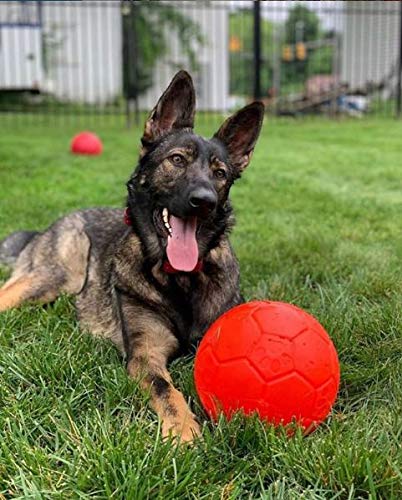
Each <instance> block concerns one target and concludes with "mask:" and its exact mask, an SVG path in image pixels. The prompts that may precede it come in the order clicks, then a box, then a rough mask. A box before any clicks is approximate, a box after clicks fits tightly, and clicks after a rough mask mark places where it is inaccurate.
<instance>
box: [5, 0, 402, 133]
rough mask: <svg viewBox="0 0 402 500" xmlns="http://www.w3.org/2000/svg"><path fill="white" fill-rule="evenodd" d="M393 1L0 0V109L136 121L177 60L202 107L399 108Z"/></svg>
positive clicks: (359, 112)
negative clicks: (189, 75)
mask: <svg viewBox="0 0 402 500" xmlns="http://www.w3.org/2000/svg"><path fill="white" fill-rule="evenodd" d="M401 12H402V7H401V5H400V3H399V2H397V1H388V2H381V1H366V2H358V1H348V2H342V1H332V2H331V1H327V2H311V1H310V2H308V1H299V2H286V3H285V2H278V1H270V2H259V1H254V2H253V1H242V0H232V1H229V0H215V1H213V2H210V1H209V2H208V1H205V2H204V1H197V2H195V1H189V0H184V1H177V0H176V1H167V0H166V1H129V0H124V1H121V2H120V1H110V0H104V1H95V0H90V1H81V2H74V1H27V0H24V1H15V0H14V1H2V2H0V120H2V119H3V118H4V117H6V116H8V115H12V116H14V115H16V114H26V113H30V114H31V115H33V116H42V117H44V119H46V117H50V116H56V117H60V118H66V117H69V119H74V117H75V118H76V117H81V119H86V118H91V117H96V119H100V118H101V117H102V116H107V115H112V116H116V117H117V119H118V120H121V121H122V123H124V122H127V123H135V122H136V117H137V118H138V116H139V114H140V113H141V112H142V111H145V110H149V109H150V108H151V107H152V106H153V105H154V104H155V102H156V100H157V98H158V96H159V95H160V93H161V92H162V90H163V89H164V87H165V86H166V85H167V83H168V82H169V80H170V78H171V77H172V75H173V74H174V73H175V71H176V70H177V69H178V68H185V69H188V70H189V71H190V72H191V73H192V75H193V77H194V80H195V84H196V87H197V98H198V109H199V110H200V111H201V112H203V115H204V116H206V117H208V116H210V115H212V114H216V113H219V114H222V113H227V112H230V111H232V110H234V109H236V108H237V107H239V106H241V105H243V104H244V103H246V102H248V101H250V100H252V99H254V98H259V99H262V100H263V101H264V102H265V104H266V105H267V109H268V112H270V113H274V114H278V115H292V116H293V115H306V114H311V113H328V114H331V115H333V114H339V113H342V114H347V115H356V116H364V115H365V114H369V113H371V114H382V115H395V114H400V112H401V53H402V43H401V40H402V37H401V19H402V16H401Z"/></svg>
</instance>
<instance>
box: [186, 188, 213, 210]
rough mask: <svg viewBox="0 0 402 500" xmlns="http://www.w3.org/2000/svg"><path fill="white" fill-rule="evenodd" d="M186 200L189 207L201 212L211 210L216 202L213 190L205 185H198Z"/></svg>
mask: <svg viewBox="0 0 402 500" xmlns="http://www.w3.org/2000/svg"><path fill="white" fill-rule="evenodd" d="M188 202H189V204H190V207H191V208H193V209H195V210H200V211H201V212H212V210H214V208H215V207H216V204H217V202H218V197H217V195H216V193H215V192H214V191H212V190H211V189H207V188H205V187H199V188H196V189H194V191H191V193H190V195H189V198H188Z"/></svg>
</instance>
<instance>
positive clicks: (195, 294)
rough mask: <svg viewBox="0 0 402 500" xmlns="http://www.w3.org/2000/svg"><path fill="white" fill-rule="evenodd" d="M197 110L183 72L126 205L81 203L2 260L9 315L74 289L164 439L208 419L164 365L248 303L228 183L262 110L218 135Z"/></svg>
mask: <svg viewBox="0 0 402 500" xmlns="http://www.w3.org/2000/svg"><path fill="white" fill-rule="evenodd" d="M194 115H195V91H194V87H193V82H192V80H191V77H190V75H189V74H188V73H187V72H185V71H179V72H178V73H177V74H176V76H175V77H174V78H173V80H172V81H171V83H170V85H169V86H168V88H167V89H166V90H165V92H164V93H163V94H162V96H161V97H160V99H159V101H158V103H157V105H156V106H155V108H154V109H153V111H152V112H151V114H150V116H149V118H148V120H147V121H146V124H145V129H144V133H143V136H142V139H141V143H142V145H141V151H140V158H139V162H138V165H137V167H136V169H135V170H134V172H133V174H132V175H131V177H130V179H129V181H128V183H127V189H128V196H127V208H126V211H125V212H123V210H119V209H100V208H94V209H87V210H81V211H77V212H74V213H72V214H70V215H67V216H65V217H63V218H61V219H59V220H57V221H56V222H55V223H54V224H52V225H51V226H50V227H49V228H48V229H46V230H45V231H43V232H33V231H30V232H27V231H25V232H24V231H20V232H16V233H13V234H12V235H10V236H9V237H8V238H6V239H5V240H3V241H2V242H1V243H0V261H1V262H3V263H6V264H8V265H11V266H12V267H13V272H12V275H11V277H10V279H9V280H8V281H7V282H6V283H5V284H4V286H3V287H2V288H1V289H0V311H5V310H6V309H9V308H12V307H16V306H18V305H20V304H21V303H22V302H24V301H39V302H41V303H48V302H52V301H54V300H55V299H56V298H57V296H58V295H59V294H60V293H62V292H64V293H68V294H74V295H75V296H76V310H77V315H78V319H79V321H80V326H81V327H82V328H83V329H84V330H86V331H89V332H91V333H92V334H95V335H100V336H102V337H104V338H107V339H110V340H111V341H112V342H114V343H115V344H116V345H117V347H118V348H119V349H120V350H121V351H122V353H123V355H124V356H125V360H126V363H127V371H128V375H129V376H130V377H134V378H135V379H139V380H141V384H142V387H143V388H144V389H145V390H147V391H149V394H150V401H151V405H152V407H153V408H154V410H155V411H156V413H157V415H158V416H159V418H160V419H161V424H162V434H163V436H169V435H170V436H172V437H175V438H176V437H177V439H178V440H179V441H182V442H189V441H192V440H193V439H194V438H195V437H196V436H198V435H199V434H200V427H199V424H198V422H197V420H196V418H195V416H194V414H193V413H192V412H191V410H190V408H189V407H188V405H187V403H186V400H185V398H184V396H183V395H182V394H181V393H180V392H179V391H178V390H177V389H176V388H175V387H174V386H173V384H172V379H171V377H170V374H169V372H168V368H167V366H168V363H169V361H170V360H171V359H173V358H174V357H176V356H178V355H180V354H181V353H184V352H186V351H187V350H188V349H189V347H190V346H191V345H192V344H193V343H197V342H198V341H199V340H200V339H201V338H202V336H203V334H204V333H205V332H206V330H207V329H208V327H209V326H210V325H211V323H212V322H213V321H214V320H216V319H217V318H218V317H219V316H220V315H221V314H223V313H224V312H225V311H227V310H228V309H230V308H232V307H233V306H235V305H237V304H239V303H241V302H242V297H241V294H240V291H239V266H238V262H237V260H236V257H235V255H234V252H233V250H232V247H231V245H230V242H229V239H228V234H229V232H230V229H231V228H232V227H233V224H234V216H233V212H232V207H231V204H230V200H229V190H230V187H231V185H232V184H233V182H234V181H235V180H236V179H237V178H239V177H240V176H241V174H242V172H243V171H244V169H245V168H246V167H247V165H248V164H249V162H250V159H251V156H252V153H253V150H254V146H255V144H256V142H257V139H258V136H259V133H260V130H261V126H262V122H263V117H264V106H263V104H262V103H260V102H253V103H251V104H249V105H247V106H245V107H244V108H242V109H241V110H240V111H238V112H237V113H235V114H234V115H233V116H231V117H229V118H228V119H227V120H226V121H225V122H224V123H223V125H222V126H221V127H220V128H219V130H218V131H217V132H216V134H215V135H214V136H213V137H212V138H211V139H205V138H203V137H201V136H199V135H196V134H195V133H194V132H193V126H194Z"/></svg>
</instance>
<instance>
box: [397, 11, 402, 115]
mask: <svg viewBox="0 0 402 500" xmlns="http://www.w3.org/2000/svg"><path fill="white" fill-rule="evenodd" d="M401 108H402V2H400V3H399V59H398V80H397V87H396V117H397V118H400V117H401Z"/></svg>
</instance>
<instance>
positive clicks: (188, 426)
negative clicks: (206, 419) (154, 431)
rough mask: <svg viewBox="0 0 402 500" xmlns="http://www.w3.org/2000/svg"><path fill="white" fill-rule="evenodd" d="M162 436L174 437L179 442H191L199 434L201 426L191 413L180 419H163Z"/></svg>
mask: <svg viewBox="0 0 402 500" xmlns="http://www.w3.org/2000/svg"><path fill="white" fill-rule="evenodd" d="M162 436H163V437H164V438H168V437H174V438H177V439H178V440H179V442H180V443H192V442H193V441H194V440H195V439H196V438H197V437H199V436H201V428H200V426H199V424H198V423H197V421H196V420H195V417H194V415H193V414H187V415H186V416H185V418H184V419H183V420H181V421H177V420H173V419H172V420H170V419H165V420H163V422H162Z"/></svg>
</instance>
